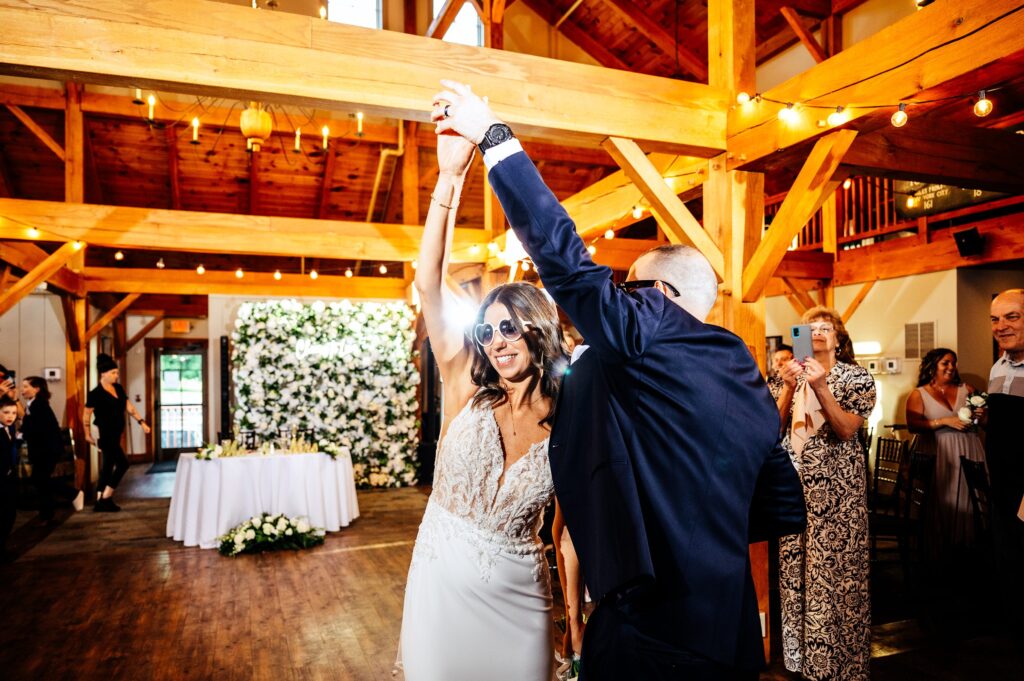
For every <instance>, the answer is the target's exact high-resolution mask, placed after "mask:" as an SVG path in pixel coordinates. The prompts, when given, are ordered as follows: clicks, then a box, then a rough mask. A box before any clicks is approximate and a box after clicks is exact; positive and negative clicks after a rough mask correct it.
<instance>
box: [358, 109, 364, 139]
mask: <svg viewBox="0 0 1024 681" xmlns="http://www.w3.org/2000/svg"><path fill="white" fill-rule="evenodd" d="M356 135H358V136H359V137H362V136H363V112H362V111H356Z"/></svg>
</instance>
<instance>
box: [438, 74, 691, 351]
mask: <svg viewBox="0 0 1024 681" xmlns="http://www.w3.org/2000/svg"><path fill="white" fill-rule="evenodd" d="M442 84H443V85H444V86H445V87H446V88H447V90H446V91H445V92H442V93H440V94H439V95H438V98H439V99H442V100H444V101H447V102H450V103H451V104H450V106H449V111H448V113H449V114H450V116H449V117H447V118H442V119H440V120H438V122H437V131H438V132H446V131H455V132H458V133H459V134H461V135H463V136H465V137H466V138H467V139H468V140H470V141H471V142H473V143H475V144H479V143H480V142H481V141H483V140H484V135H485V134H486V133H487V132H488V130H489V129H490V128H491V126H493V125H495V124H500V121H498V119H497V118H496V117H495V116H494V114H493V112H491V110H490V108H489V107H488V106H487V103H486V102H484V101H483V100H481V99H480V98H479V97H477V96H476V95H475V94H474V93H473V92H472V90H470V89H469V88H468V87H467V86H465V85H461V84H459V83H454V82H452V81H442ZM484 162H485V163H486V164H487V166H488V168H489V169H490V174H489V178H490V181H491V186H492V188H493V189H494V191H495V193H496V194H497V196H498V200H499V201H500V202H501V207H502V209H503V210H504V212H505V216H506V217H507V218H508V220H509V222H510V223H511V225H512V228H513V229H514V230H515V232H516V235H517V236H518V237H519V239H520V241H521V242H522V244H523V248H525V249H526V252H527V253H528V254H529V255H530V257H531V259H532V260H533V263H534V265H536V266H537V272H538V273H539V274H540V277H541V279H542V280H543V282H544V286H545V287H546V288H547V290H548V291H549V292H550V293H551V296H552V297H553V298H554V300H555V302H556V303H558V305H559V306H561V307H562V309H563V310H565V312H566V314H567V315H568V316H569V318H570V319H571V320H572V321H573V323H574V324H575V325H576V327H577V328H578V329H579V330H580V332H581V333H582V334H583V337H584V338H585V339H586V342H587V344H588V345H592V346H594V347H595V348H597V349H599V350H602V351H604V352H607V353H612V354H615V355H618V356H622V357H635V356H637V355H639V354H642V353H643V351H644V349H645V348H646V343H647V341H648V339H649V337H650V335H651V332H652V331H653V330H654V329H656V328H657V325H658V322H659V321H660V318H661V310H662V308H663V306H664V304H665V302H666V299H665V298H664V297H663V296H662V295H661V294H660V293H659V294H656V295H649V296H636V297H632V296H629V295H627V294H625V293H623V292H621V291H619V290H618V289H616V288H615V285H614V284H613V282H612V278H611V270H610V269H608V268H607V267H603V266H601V265H597V264H596V263H594V261H593V260H592V259H591V258H590V254H589V253H588V252H587V249H586V246H585V244H584V243H583V241H582V240H581V239H580V237H579V235H577V234H576V227H575V225H574V224H573V222H572V220H571V219H570V218H569V215H568V213H566V212H565V209H564V208H563V207H562V205H561V204H560V203H559V202H558V199H557V198H555V195H554V194H552V193H551V190H550V189H548V187H547V185H545V184H544V181H543V179H541V176H540V173H539V172H537V168H536V167H535V166H534V165H533V163H532V162H531V161H530V159H529V158H528V157H527V155H526V153H525V152H523V150H522V146H521V145H520V144H519V142H518V141H516V140H515V139H514V138H513V139H512V140H511V141H508V142H504V143H502V144H499V145H497V146H495V147H492V148H490V149H488V150H487V151H486V152H485V154H484ZM669 304H671V303H669Z"/></svg>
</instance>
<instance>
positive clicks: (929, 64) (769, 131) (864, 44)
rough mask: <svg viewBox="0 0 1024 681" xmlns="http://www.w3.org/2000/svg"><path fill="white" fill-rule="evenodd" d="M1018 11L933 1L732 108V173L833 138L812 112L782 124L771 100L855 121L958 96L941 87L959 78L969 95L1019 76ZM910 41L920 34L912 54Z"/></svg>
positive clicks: (1022, 47)
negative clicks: (902, 105)
mask: <svg viewBox="0 0 1024 681" xmlns="http://www.w3.org/2000/svg"><path fill="white" fill-rule="evenodd" d="M1015 7H1017V6H1016V5H1015V4H1014V3H1012V2H1008V1H1007V0H998V1H992V0H963V1H962V2H957V3H950V2H937V3H934V4H932V5H929V6H927V7H925V8H924V9H922V10H920V11H918V12H915V13H913V14H911V15H909V16H907V17H905V18H903V19H901V20H899V21H897V22H896V23H894V24H892V25H890V26H888V27H886V28H884V29H882V30H881V31H879V32H878V33H875V34H874V35H873V36H871V37H869V38H865V39H864V40H861V41H860V42H858V43H855V44H854V45H851V46H849V47H847V48H846V49H844V50H843V51H842V52H840V53H839V54H837V55H835V56H834V57H830V58H829V59H827V60H826V61H824V62H822V63H820V64H817V65H816V66H814V67H812V68H810V69H808V70H807V71H805V72H804V73H801V74H800V75H798V76H795V77H793V78H791V79H789V80H787V81H786V82H784V83H782V84H780V85H778V86H776V87H774V88H771V89H770V90H768V91H767V92H764V93H763V95H764V98H765V99H764V100H763V101H762V102H760V103H755V104H753V105H750V106H742V107H735V108H733V109H731V110H730V111H729V114H728V115H729V125H728V128H729V133H728V147H729V154H730V157H731V158H730V161H729V164H730V169H735V168H742V167H745V166H748V165H750V164H752V163H754V162H756V161H759V160H761V159H762V158H764V157H766V156H769V155H772V154H775V153H776V152H777V151H778V150H780V149H785V148H787V147H791V146H794V145H796V144H799V143H801V142H806V141H808V140H813V139H815V138H818V137H820V136H822V135H824V134H827V133H828V132H829V130H828V129H827V128H824V129H823V128H819V127H818V126H817V118H818V116H817V115H809V114H808V113H807V112H806V111H804V112H802V113H801V112H799V111H798V114H800V115H798V116H797V120H796V121H792V122H786V121H781V120H779V119H778V116H777V113H778V110H779V108H781V105H779V104H775V103H772V102H798V103H804V104H811V105H815V106H823V107H826V108H828V107H833V106H837V105H841V106H844V107H845V113H846V114H847V117H848V121H856V120H857V119H859V118H861V117H863V116H865V115H867V114H871V113H874V112H875V111H876V110H877V109H876V107H877V105H878V103H879V102H892V103H896V102H899V101H904V100H912V99H929V98H932V97H935V96H939V95H952V94H954V93H952V92H947V91H946V90H945V89H944V88H943V86H944V85H945V84H946V83H950V82H951V81H953V80H956V81H957V82H956V83H955V85H956V90H957V92H963V91H965V90H966V91H970V90H972V89H982V88H984V87H987V86H991V85H992V84H993V83H992V79H996V80H998V79H1001V78H1002V77H1004V75H1005V76H1006V77H1008V76H1009V75H1012V74H1017V73H1019V69H1018V67H1017V66H1016V64H1017V62H1016V61H1015V60H1016V59H1018V58H1019V57H1020V55H1022V54H1024V11H1019V9H1020V8H1019V7H1017V10H1018V11H1014V8H1015ZM907 36H914V40H913V43H912V45H913V47H912V48H910V47H909V46H910V45H911V43H908V42H907ZM918 55H920V56H918ZM1007 57H1013V58H1012V59H1007ZM997 63H998V64H997ZM983 67H986V68H983ZM987 67H991V68H987ZM1004 72H1005V74H1004ZM874 74H878V75H877V76H876V75H874ZM950 87H952V86H950ZM858 107H860V108H858ZM863 107H869V108H863Z"/></svg>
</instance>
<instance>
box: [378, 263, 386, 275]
mask: <svg viewBox="0 0 1024 681" xmlns="http://www.w3.org/2000/svg"><path fill="white" fill-rule="evenodd" d="M377 271H378V272H380V273H381V274H387V273H388V266H387V265H385V264H384V263H381V264H380V267H379V268H378V269H377Z"/></svg>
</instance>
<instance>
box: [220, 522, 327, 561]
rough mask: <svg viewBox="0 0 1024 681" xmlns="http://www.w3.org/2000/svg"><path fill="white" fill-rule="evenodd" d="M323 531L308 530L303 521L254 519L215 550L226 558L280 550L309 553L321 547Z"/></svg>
mask: <svg viewBox="0 0 1024 681" xmlns="http://www.w3.org/2000/svg"><path fill="white" fill-rule="evenodd" d="M324 534H325V533H324V530H323V528H320V527H310V525H309V522H308V521H307V520H306V519H305V518H289V517H287V516H284V515H282V514H280V513H278V514H275V515H271V514H269V513H264V514H263V515H260V516H253V517H252V518H249V519H248V520H246V521H245V522H244V523H242V524H241V525H238V526H237V527H235V528H234V529H232V530H231V531H230V532H228V533H227V534H225V535H224V536H222V537H218V538H217V541H219V542H220V545H219V546H218V547H217V550H218V551H220V553H221V554H222V555H225V556H237V555H239V554H242V553H262V552H263V551H280V550H282V549H290V550H298V549H308V548H310V547H311V546H317V545H318V544H323V543H324Z"/></svg>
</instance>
